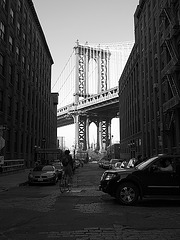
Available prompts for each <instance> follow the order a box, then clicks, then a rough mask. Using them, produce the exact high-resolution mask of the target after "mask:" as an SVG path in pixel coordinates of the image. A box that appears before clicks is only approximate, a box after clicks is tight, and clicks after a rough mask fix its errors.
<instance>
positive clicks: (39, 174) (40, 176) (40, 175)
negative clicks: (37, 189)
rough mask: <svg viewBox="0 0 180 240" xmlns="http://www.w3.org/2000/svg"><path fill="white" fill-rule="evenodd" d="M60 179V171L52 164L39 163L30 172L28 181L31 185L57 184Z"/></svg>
mask: <svg viewBox="0 0 180 240" xmlns="http://www.w3.org/2000/svg"><path fill="white" fill-rule="evenodd" d="M57 181H58V171H57V170H56V168H55V167H54V166H52V165H45V166H43V165H39V166H36V167H35V168H34V169H33V170H32V171H30V173H29V174H28V183H29V185H32V184H35V183H38V184H44V183H52V184H56V183H57Z"/></svg>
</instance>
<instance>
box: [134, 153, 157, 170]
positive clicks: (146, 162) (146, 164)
mask: <svg viewBox="0 0 180 240" xmlns="http://www.w3.org/2000/svg"><path fill="white" fill-rule="evenodd" d="M157 158H158V157H157V156H156V157H153V158H150V159H148V160H146V161H145V162H142V163H140V164H139V165H137V166H136V167H135V168H136V169H139V170H143V169H144V168H145V167H146V166H148V165H149V164H150V163H151V162H153V161H154V160H155V159H157Z"/></svg>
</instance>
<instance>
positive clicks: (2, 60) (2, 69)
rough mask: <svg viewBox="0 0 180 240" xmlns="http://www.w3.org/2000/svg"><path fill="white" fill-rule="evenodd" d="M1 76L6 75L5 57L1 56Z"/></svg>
mask: <svg viewBox="0 0 180 240" xmlns="http://www.w3.org/2000/svg"><path fill="white" fill-rule="evenodd" d="M0 74H1V75H4V56H3V55H1V54H0Z"/></svg>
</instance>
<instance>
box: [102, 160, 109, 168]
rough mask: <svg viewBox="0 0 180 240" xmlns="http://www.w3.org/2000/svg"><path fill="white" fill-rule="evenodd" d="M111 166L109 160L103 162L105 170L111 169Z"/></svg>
mask: <svg viewBox="0 0 180 240" xmlns="http://www.w3.org/2000/svg"><path fill="white" fill-rule="evenodd" d="M109 166H110V162H109V160H104V161H103V162H102V168H103V169H109Z"/></svg>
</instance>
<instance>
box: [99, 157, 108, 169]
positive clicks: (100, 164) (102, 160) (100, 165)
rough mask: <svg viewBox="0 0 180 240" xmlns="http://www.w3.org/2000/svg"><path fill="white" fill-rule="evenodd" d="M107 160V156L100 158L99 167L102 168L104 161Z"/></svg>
mask: <svg viewBox="0 0 180 240" xmlns="http://www.w3.org/2000/svg"><path fill="white" fill-rule="evenodd" d="M106 160H107V159H105V158H102V159H100V160H99V161H98V165H99V167H101V168H102V165H103V162H104V161H106Z"/></svg>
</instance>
